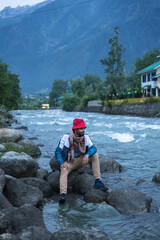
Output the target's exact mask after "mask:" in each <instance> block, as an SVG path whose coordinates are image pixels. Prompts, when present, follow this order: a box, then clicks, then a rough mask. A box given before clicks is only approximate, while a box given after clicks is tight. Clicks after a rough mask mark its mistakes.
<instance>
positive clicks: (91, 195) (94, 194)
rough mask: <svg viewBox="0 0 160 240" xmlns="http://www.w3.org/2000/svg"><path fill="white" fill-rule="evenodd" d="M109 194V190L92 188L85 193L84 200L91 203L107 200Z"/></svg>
mask: <svg viewBox="0 0 160 240" xmlns="http://www.w3.org/2000/svg"><path fill="white" fill-rule="evenodd" d="M107 196H108V192H107V191H101V190H99V189H94V188H92V189H90V190H88V191H87V192H86V193H85V195H84V200H85V201H86V202H91V203H101V202H107Z"/></svg>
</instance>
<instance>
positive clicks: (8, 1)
mask: <svg viewBox="0 0 160 240" xmlns="http://www.w3.org/2000/svg"><path fill="white" fill-rule="evenodd" d="M44 1H45V0H0V11H1V10H3V8H5V7H8V6H10V7H12V8H15V7H17V6H18V5H19V6H24V5H34V4H36V3H40V2H44Z"/></svg>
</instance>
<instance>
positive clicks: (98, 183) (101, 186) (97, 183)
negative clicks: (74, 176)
mask: <svg viewBox="0 0 160 240" xmlns="http://www.w3.org/2000/svg"><path fill="white" fill-rule="evenodd" d="M93 187H94V188H96V189H100V190H102V191H107V190H108V188H107V187H105V186H104V184H103V183H102V182H101V180H99V179H97V180H95V183H94V185H93Z"/></svg>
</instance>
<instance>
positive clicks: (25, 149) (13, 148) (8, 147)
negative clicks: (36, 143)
mask: <svg viewBox="0 0 160 240" xmlns="http://www.w3.org/2000/svg"><path fill="white" fill-rule="evenodd" d="M3 145H4V146H5V148H6V150H7V152H10V151H14V152H17V153H21V152H24V153H26V154H28V155H30V156H31V157H32V151H31V150H30V148H29V147H23V148H20V147H18V146H14V145H13V144H12V143H10V142H7V143H3Z"/></svg>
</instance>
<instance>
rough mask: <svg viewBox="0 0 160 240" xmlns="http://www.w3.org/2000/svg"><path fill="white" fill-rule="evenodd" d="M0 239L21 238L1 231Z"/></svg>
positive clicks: (17, 239) (18, 239)
mask: <svg viewBox="0 0 160 240" xmlns="http://www.w3.org/2000/svg"><path fill="white" fill-rule="evenodd" d="M0 240H22V239H21V238H19V237H18V236H17V235H14V234H10V233H3V234H1V235H0Z"/></svg>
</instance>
